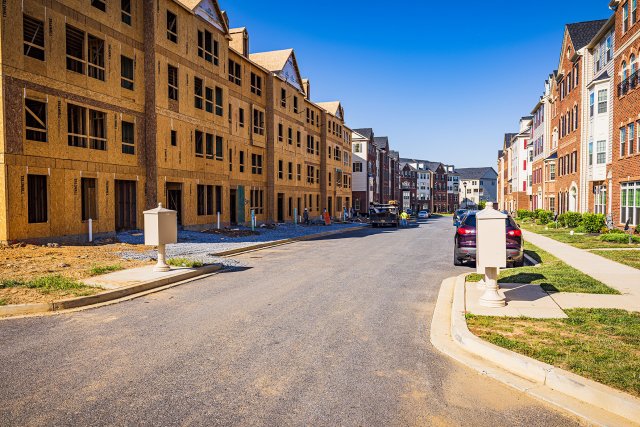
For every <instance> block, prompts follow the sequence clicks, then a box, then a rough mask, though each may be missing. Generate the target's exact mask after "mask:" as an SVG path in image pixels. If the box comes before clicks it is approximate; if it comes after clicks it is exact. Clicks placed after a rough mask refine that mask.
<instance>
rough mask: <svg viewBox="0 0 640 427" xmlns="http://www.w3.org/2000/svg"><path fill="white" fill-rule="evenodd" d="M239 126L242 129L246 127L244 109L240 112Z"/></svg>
mask: <svg viewBox="0 0 640 427" xmlns="http://www.w3.org/2000/svg"><path fill="white" fill-rule="evenodd" d="M238 124H239V125H240V127H241V128H243V127H244V108H240V109H239V110H238Z"/></svg>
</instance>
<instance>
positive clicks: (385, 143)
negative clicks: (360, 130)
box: [373, 136, 389, 150]
mask: <svg viewBox="0 0 640 427" xmlns="http://www.w3.org/2000/svg"><path fill="white" fill-rule="evenodd" d="M373 144H374V145H375V146H376V147H378V148H379V149H380V150H386V149H387V148H389V137H388V136H374V137H373Z"/></svg>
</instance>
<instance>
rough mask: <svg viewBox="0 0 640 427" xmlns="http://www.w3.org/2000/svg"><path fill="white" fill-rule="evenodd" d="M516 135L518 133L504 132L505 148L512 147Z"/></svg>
mask: <svg viewBox="0 0 640 427" xmlns="http://www.w3.org/2000/svg"><path fill="white" fill-rule="evenodd" d="M516 135H517V133H505V134H504V148H505V149H506V148H509V147H511V140H512V139H513V137H514V136H516Z"/></svg>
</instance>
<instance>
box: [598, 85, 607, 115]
mask: <svg viewBox="0 0 640 427" xmlns="http://www.w3.org/2000/svg"><path fill="white" fill-rule="evenodd" d="M606 112H607V89H603V90H599V91H598V114H602V113H606Z"/></svg>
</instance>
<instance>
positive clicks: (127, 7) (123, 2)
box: [120, 0, 131, 25]
mask: <svg viewBox="0 0 640 427" xmlns="http://www.w3.org/2000/svg"><path fill="white" fill-rule="evenodd" d="M120 19H121V20H122V22H123V23H125V24H127V25H131V0H120Z"/></svg>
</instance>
